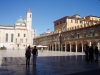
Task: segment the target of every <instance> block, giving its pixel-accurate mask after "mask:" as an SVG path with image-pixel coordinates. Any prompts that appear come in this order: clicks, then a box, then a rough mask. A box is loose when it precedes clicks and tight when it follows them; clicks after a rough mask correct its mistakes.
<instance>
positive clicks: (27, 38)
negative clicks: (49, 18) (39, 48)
mask: <svg viewBox="0 0 100 75" xmlns="http://www.w3.org/2000/svg"><path fill="white" fill-rule="evenodd" d="M33 31H34V29H32V12H31V11H30V9H28V11H27V13H26V16H25V19H22V17H20V18H19V19H18V20H17V21H16V22H15V24H14V25H13V26H9V25H2V24H1V25H0V47H2V46H5V47H7V49H12V48H14V49H25V47H27V46H28V45H32V44H33V41H32V40H33V33H34V32H33Z"/></svg>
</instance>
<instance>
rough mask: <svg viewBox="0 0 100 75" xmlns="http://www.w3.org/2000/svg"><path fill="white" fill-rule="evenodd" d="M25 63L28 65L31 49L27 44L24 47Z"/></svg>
mask: <svg viewBox="0 0 100 75" xmlns="http://www.w3.org/2000/svg"><path fill="white" fill-rule="evenodd" d="M25 56H26V65H28V66H29V65H30V57H31V50H30V46H28V48H27V49H26V53H25Z"/></svg>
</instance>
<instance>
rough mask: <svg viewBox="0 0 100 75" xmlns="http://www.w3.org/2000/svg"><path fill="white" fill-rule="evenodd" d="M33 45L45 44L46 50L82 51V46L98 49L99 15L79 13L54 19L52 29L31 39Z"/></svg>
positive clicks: (99, 36)
mask: <svg viewBox="0 0 100 75" xmlns="http://www.w3.org/2000/svg"><path fill="white" fill-rule="evenodd" d="M33 41H34V45H47V46H48V50H52V51H69V52H83V51H84V46H85V45H88V46H93V48H95V46H98V49H100V17H98V16H93V15H89V16H85V17H81V16H80V15H79V14H75V15H73V16H65V17H63V18H60V19H58V20H56V21H54V31H53V32H51V33H45V34H42V35H40V36H38V37H35V38H34V39H33Z"/></svg>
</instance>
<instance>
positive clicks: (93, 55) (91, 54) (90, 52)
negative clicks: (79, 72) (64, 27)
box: [84, 45, 99, 62]
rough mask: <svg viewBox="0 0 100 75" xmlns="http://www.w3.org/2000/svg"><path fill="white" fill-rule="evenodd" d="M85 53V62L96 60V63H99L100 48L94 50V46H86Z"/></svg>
mask: <svg viewBox="0 0 100 75" xmlns="http://www.w3.org/2000/svg"><path fill="white" fill-rule="evenodd" d="M84 52H85V56H86V57H85V60H86V61H88V62H92V61H93V60H95V61H96V62H97V61H98V54H99V50H98V47H97V46H96V47H95V48H94V49H93V46H90V47H89V46H87V45H86V46H85V49H84Z"/></svg>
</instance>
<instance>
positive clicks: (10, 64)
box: [0, 50, 100, 75]
mask: <svg viewBox="0 0 100 75" xmlns="http://www.w3.org/2000/svg"><path fill="white" fill-rule="evenodd" d="M38 52H39V54H38V58H37V64H36V65H32V59H31V65H30V66H29V67H26V65H25V50H0V75H67V74H72V73H77V72H83V71H87V70H94V69H100V61H99V62H92V63H91V62H86V61H85V60H84V59H85V57H84V53H75V52H60V51H44V52H41V51H38ZM99 60H100V59H99Z"/></svg>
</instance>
